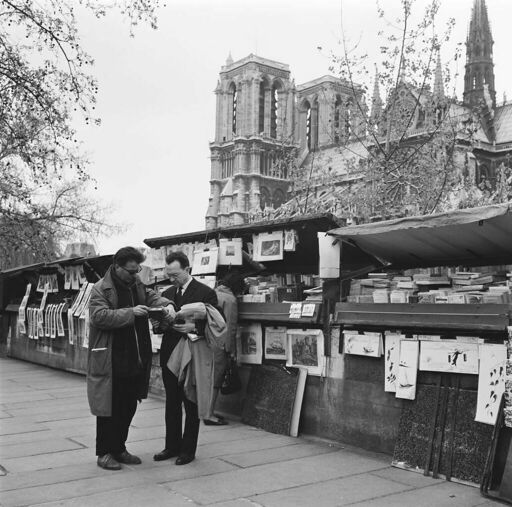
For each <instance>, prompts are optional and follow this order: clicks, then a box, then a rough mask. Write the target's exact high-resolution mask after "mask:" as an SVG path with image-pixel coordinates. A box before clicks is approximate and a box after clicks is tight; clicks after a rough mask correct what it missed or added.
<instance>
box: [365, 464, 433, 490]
mask: <svg viewBox="0 0 512 507" xmlns="http://www.w3.org/2000/svg"><path fill="white" fill-rule="evenodd" d="M372 475H377V476H378V477H382V478H384V479H389V480H391V481H395V482H399V483H401V484H405V485H406V486H413V487H415V488H421V487H424V486H434V485H436V484H438V483H439V481H442V480H443V479H434V478H432V477H430V476H425V475H423V472H422V473H416V472H413V471H409V470H402V469H400V468H396V467H389V468H385V469H384V470H377V471H376V472H372Z"/></svg>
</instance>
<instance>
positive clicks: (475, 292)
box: [347, 271, 512, 304]
mask: <svg viewBox="0 0 512 507" xmlns="http://www.w3.org/2000/svg"><path fill="white" fill-rule="evenodd" d="M347 301H348V302H351V303H451V304H472V303H512V272H508V273H507V272H493V273H480V272H467V271H455V272H454V273H449V274H438V275H432V274H428V273H414V274H411V275H403V274H399V273H369V274H368V275H367V277H366V278H363V279H356V280H352V282H351V285H350V294H349V296H348V297H347Z"/></svg>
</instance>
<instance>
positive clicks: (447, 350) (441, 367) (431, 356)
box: [420, 341, 478, 375]
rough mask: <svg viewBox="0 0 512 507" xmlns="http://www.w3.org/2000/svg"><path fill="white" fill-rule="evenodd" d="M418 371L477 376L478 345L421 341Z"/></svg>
mask: <svg viewBox="0 0 512 507" xmlns="http://www.w3.org/2000/svg"><path fill="white" fill-rule="evenodd" d="M420 370H422V371H439V372H443V373H470V374H473V375H478V344H477V343H463V342H457V341H421V347H420Z"/></svg>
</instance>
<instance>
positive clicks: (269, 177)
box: [206, 54, 295, 229]
mask: <svg viewBox="0 0 512 507" xmlns="http://www.w3.org/2000/svg"><path fill="white" fill-rule="evenodd" d="M215 94H216V96H217V107H216V122H215V140H214V141H213V142H212V143H210V152H211V178H210V187H211V188H210V202H209V206H208V211H207V214H206V228H207V229H212V228H215V227H224V226H228V225H236V224H242V223H244V222H245V221H247V219H248V218H249V216H250V215H251V214H255V213H257V212H258V211H261V210H264V209H265V208H266V207H268V206H270V207H278V206H280V205H281V204H282V203H283V202H284V201H285V200H286V193H287V190H288V179H287V174H286V171H285V170H284V169H283V168H282V167H281V164H278V163H277V159H278V158H279V156H278V154H279V153H280V152H282V150H283V149H287V148H291V147H292V146H293V132H294V121H295V119H294V100H295V87H294V85H293V82H292V81H290V70H289V67H288V65H286V64H283V63H279V62H276V61H273V60H268V59H266V58H261V57H259V56H256V55H253V54H251V55H249V56H247V57H245V58H243V59H241V60H238V61H236V62H233V59H232V58H231V55H229V57H228V60H227V61H226V65H224V66H223V67H222V69H221V72H220V79H219V81H218V83H217V88H216V89H215Z"/></svg>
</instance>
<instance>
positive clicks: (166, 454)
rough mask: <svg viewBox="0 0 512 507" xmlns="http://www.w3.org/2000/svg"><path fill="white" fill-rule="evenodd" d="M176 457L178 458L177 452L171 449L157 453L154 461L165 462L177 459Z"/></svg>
mask: <svg viewBox="0 0 512 507" xmlns="http://www.w3.org/2000/svg"><path fill="white" fill-rule="evenodd" d="M176 456H178V453H177V452H175V451H171V450H170V449H164V450H163V451H160V452H158V453H156V454H155V455H154V456H153V459H154V460H155V461H165V460H166V459H171V458H175V457H176Z"/></svg>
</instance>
